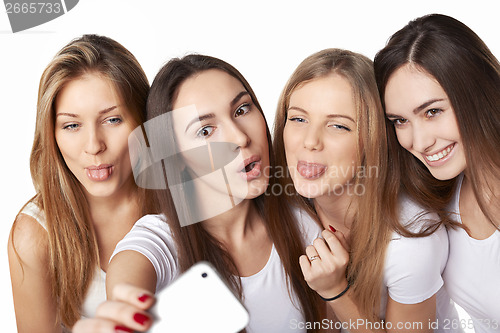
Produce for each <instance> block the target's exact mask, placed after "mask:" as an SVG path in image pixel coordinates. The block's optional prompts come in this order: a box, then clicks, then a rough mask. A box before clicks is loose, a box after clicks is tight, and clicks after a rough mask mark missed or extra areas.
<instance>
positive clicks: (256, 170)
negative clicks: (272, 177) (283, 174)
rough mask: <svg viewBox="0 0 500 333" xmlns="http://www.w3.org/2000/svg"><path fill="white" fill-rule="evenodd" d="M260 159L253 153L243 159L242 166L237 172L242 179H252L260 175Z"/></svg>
mask: <svg viewBox="0 0 500 333" xmlns="http://www.w3.org/2000/svg"><path fill="white" fill-rule="evenodd" d="M260 170H261V159H260V157H259V156H257V155H254V156H252V157H250V158H247V159H246V160H245V161H244V166H243V167H242V168H241V169H240V171H239V172H238V173H239V175H241V177H243V179H246V180H252V179H255V178H258V177H259V176H260Z"/></svg>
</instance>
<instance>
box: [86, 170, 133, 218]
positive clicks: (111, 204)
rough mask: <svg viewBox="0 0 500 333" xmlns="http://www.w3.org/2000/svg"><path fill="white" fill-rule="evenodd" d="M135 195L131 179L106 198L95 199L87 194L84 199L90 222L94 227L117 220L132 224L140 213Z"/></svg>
mask: <svg viewBox="0 0 500 333" xmlns="http://www.w3.org/2000/svg"><path fill="white" fill-rule="evenodd" d="M137 195H138V193H137V187H136V186H135V184H134V181H133V179H130V181H128V182H127V183H125V184H124V185H123V187H122V188H120V189H119V190H118V191H116V193H114V194H113V195H111V196H108V197H95V196H92V195H90V194H88V193H87V195H86V198H87V201H88V203H89V210H90V216H91V218H92V222H93V223H94V225H95V226H104V225H108V224H111V223H115V222H116V221H117V220H119V221H124V222H127V224H130V222H131V223H132V224H133V223H134V222H135V221H137V220H138V219H139V218H140V217H141V213H142V211H141V209H140V207H139V205H138V197H137ZM118 218H119V219H118Z"/></svg>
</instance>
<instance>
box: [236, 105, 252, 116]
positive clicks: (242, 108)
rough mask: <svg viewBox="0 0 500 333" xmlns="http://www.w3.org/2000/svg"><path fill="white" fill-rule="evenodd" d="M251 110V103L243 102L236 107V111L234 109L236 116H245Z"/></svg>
mask: <svg viewBox="0 0 500 333" xmlns="http://www.w3.org/2000/svg"><path fill="white" fill-rule="evenodd" d="M250 110H251V108H250V103H245V104H242V105H240V106H239V107H238V108H237V109H236V111H234V117H235V118H236V117H239V116H244V115H246V114H247V113H248V112H250Z"/></svg>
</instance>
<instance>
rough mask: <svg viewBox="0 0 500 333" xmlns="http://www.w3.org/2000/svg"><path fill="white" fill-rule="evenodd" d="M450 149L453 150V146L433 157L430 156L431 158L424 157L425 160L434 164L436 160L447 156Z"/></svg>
mask: <svg viewBox="0 0 500 333" xmlns="http://www.w3.org/2000/svg"><path fill="white" fill-rule="evenodd" d="M452 148H453V146H452V147H448V148H446V149H443V150H442V151H440V152H439V153H437V154H434V155H431V156H425V158H427V160H428V161H430V162H435V161H437V160H440V159H442V158H443V157H445V156H446V155H448V154H449V153H450V151H451V149H452Z"/></svg>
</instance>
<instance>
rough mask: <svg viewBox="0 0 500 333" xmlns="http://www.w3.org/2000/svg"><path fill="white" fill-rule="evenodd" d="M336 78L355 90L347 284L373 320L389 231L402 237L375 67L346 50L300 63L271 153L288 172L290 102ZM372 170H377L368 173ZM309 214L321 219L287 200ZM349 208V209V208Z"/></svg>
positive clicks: (303, 202) (281, 106) (299, 200)
mask: <svg viewBox="0 0 500 333" xmlns="http://www.w3.org/2000/svg"><path fill="white" fill-rule="evenodd" d="M332 74H336V75H340V76H342V77H343V78H345V79H346V80H347V81H348V82H349V83H350V85H351V87H352V89H353V99H354V101H355V108H356V123H357V131H356V136H357V151H358V154H357V161H356V164H355V165H357V166H358V170H361V172H363V170H364V174H357V175H356V176H355V178H354V186H356V187H359V188H363V189H364V192H363V194H361V195H359V196H355V199H354V200H356V202H357V205H355V207H356V209H357V210H356V212H355V215H354V221H353V223H352V226H351V233H350V239H351V252H350V261H349V265H348V268H347V279H348V281H349V282H350V283H351V285H352V293H353V297H354V298H355V300H356V302H357V304H358V305H359V306H360V310H361V311H362V312H363V313H364V314H365V315H366V316H368V317H369V318H370V320H374V321H377V320H378V316H379V308H380V300H381V294H380V286H381V285H382V282H383V268H384V263H385V253H386V249H387V246H388V244H389V241H390V239H391V234H392V230H397V231H400V229H401V231H400V232H401V233H403V234H406V231H405V230H404V229H403V228H401V225H400V223H399V219H398V193H399V192H398V191H399V182H398V181H397V178H395V177H392V175H391V177H389V175H388V166H389V160H388V148H387V141H386V135H385V120H384V118H385V117H384V112H383V109H382V105H381V103H380V99H379V95H378V90H377V85H376V83H375V76H374V73H373V65H372V62H371V60H370V59H368V58H367V57H365V56H363V55H361V54H358V53H354V52H351V51H347V50H341V49H326V50H323V51H320V52H317V53H315V54H313V55H311V56H309V57H307V58H306V59H305V60H304V61H302V62H301V63H300V65H299V66H298V67H297V69H296V70H295V71H294V72H293V74H292V76H291V77H290V79H289V80H288V82H287V83H286V85H285V88H284V89H283V92H282V93H281V96H280V99H279V102H278V110H277V113H276V119H275V124H274V126H275V127H274V147H273V148H274V152H275V154H276V163H277V165H278V166H282V167H284V168H286V156H285V146H284V140H283V131H284V128H285V124H286V121H287V111H288V107H289V103H290V97H291V95H292V94H293V92H294V91H295V90H296V89H297V88H299V87H300V86H301V85H303V84H305V83H306V82H309V81H311V80H314V79H318V78H321V77H325V76H327V75H332ZM372 170H376V173H375V174H372ZM281 181H282V184H283V186H287V185H288V184H292V180H291V178H290V177H283V178H281ZM289 200H290V201H291V202H292V203H293V202H295V203H296V204H298V205H300V206H301V207H302V208H303V209H305V210H307V211H308V212H309V213H310V214H312V215H313V216H315V217H316V219H317V221H318V222H319V217H318V216H317V213H316V211H315V210H314V206H313V204H312V202H311V201H310V200H308V199H306V198H304V197H302V196H300V195H298V193H295V195H292V196H289ZM349 209H352V206H351V207H350V208H349Z"/></svg>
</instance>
